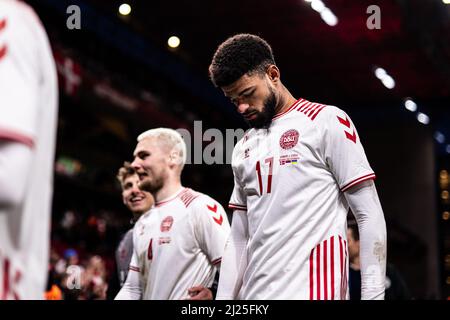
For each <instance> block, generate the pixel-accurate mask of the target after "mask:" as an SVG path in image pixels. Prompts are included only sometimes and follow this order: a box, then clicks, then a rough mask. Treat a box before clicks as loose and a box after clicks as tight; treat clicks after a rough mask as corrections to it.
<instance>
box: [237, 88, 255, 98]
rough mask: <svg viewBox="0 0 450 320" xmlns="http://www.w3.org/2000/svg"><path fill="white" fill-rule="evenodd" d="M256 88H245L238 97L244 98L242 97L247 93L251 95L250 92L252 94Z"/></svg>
mask: <svg viewBox="0 0 450 320" xmlns="http://www.w3.org/2000/svg"><path fill="white" fill-rule="evenodd" d="M254 88H255V87H254V86H251V87H248V88H245V89H244V90H242V91H241V92H240V93H239V94H238V97H240V96H242V95H243V94H245V93H249V92H250V91H251V90H253V89H254Z"/></svg>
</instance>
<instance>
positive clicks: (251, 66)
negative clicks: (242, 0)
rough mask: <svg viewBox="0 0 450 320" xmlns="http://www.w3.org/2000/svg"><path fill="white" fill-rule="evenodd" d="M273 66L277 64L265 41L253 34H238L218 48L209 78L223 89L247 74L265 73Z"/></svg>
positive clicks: (210, 67) (210, 68)
mask: <svg viewBox="0 0 450 320" xmlns="http://www.w3.org/2000/svg"><path fill="white" fill-rule="evenodd" d="M271 64H275V59H274V57H273V53H272V48H271V47H270V45H269V44H268V43H267V42H266V41H265V40H264V39H262V38H260V37H258V36H255V35H253V34H244V33H243V34H237V35H235V36H233V37H231V38H228V39H227V40H225V41H224V42H223V43H222V44H221V45H220V46H219V47H218V48H217V50H216V52H215V53H214V56H213V59H212V62H211V65H210V66H209V76H210V78H211V81H212V82H213V83H214V85H215V86H216V87H223V86H227V85H230V84H232V83H233V82H235V81H236V80H238V79H239V78H240V77H242V76H243V75H245V74H248V75H252V74H254V73H255V72H258V73H264V72H266V70H267V67H268V66H269V65H271Z"/></svg>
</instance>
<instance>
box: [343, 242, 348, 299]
mask: <svg viewBox="0 0 450 320" xmlns="http://www.w3.org/2000/svg"><path fill="white" fill-rule="evenodd" d="M344 248H345V262H344V263H345V268H344V300H345V299H347V284H348V280H347V272H348V266H347V241H346V240H344Z"/></svg>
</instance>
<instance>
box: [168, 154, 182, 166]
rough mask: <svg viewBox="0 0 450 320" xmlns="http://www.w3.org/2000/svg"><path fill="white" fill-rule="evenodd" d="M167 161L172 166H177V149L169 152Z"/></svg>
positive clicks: (178, 160)
mask: <svg viewBox="0 0 450 320" xmlns="http://www.w3.org/2000/svg"><path fill="white" fill-rule="evenodd" d="M169 163H170V165H171V166H172V165H173V166H178V165H179V164H180V155H179V154H178V152H177V150H172V151H170V153H169Z"/></svg>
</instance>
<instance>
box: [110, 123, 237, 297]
mask: <svg viewBox="0 0 450 320" xmlns="http://www.w3.org/2000/svg"><path fill="white" fill-rule="evenodd" d="M185 162H186V145H185V142H184V141H183V138H182V137H181V135H180V134H179V133H178V132H177V131H175V130H172V129H167V128H158V129H152V130H148V131H146V132H144V133H142V134H141V135H140V136H139V137H138V144H137V146H136V149H135V151H134V161H133V163H132V166H133V168H134V169H135V170H136V172H137V174H138V176H139V179H140V184H139V187H140V188H141V189H142V190H145V191H148V192H150V193H151V194H152V195H153V197H154V199H155V206H154V207H153V208H152V209H151V210H150V211H149V212H147V213H145V214H144V215H143V216H142V217H141V219H139V221H138V222H137V224H136V226H135V228H134V232H133V242H134V253H133V256H132V259H131V263H130V271H129V273H128V277H127V280H126V282H125V284H124V286H123V287H122V289H121V291H120V292H119V294H118V295H117V297H116V299H132V300H134V299H148V300H153V299H158V300H168V299H170V300H171V299H196V300H197V299H211V298H212V293H211V291H210V290H209V287H210V286H211V285H212V283H213V280H214V276H215V273H216V271H217V269H218V267H219V265H220V261H221V258H222V253H223V250H224V247H225V242H226V240H227V237H228V234H229V230H230V227H229V223H228V219H227V216H226V214H225V211H224V209H223V208H222V206H221V205H220V204H219V203H218V202H217V201H215V200H214V199H212V198H211V197H209V196H207V195H205V194H202V193H199V192H196V191H194V190H192V189H189V188H185V187H183V186H182V184H181V172H182V170H183V167H184V164H185Z"/></svg>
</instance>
